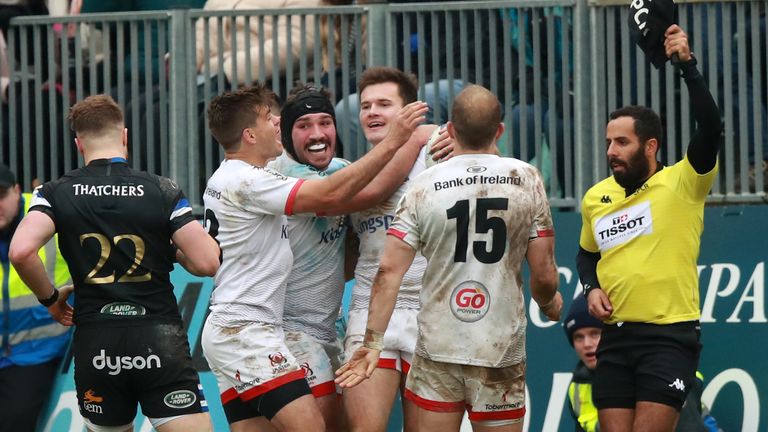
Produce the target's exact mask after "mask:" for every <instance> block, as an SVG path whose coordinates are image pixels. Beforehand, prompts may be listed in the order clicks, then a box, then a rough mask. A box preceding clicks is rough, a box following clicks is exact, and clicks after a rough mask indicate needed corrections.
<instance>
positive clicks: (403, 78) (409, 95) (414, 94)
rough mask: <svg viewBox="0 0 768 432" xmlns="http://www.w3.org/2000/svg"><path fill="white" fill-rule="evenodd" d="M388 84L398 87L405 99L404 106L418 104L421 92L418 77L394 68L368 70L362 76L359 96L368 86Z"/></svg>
mask: <svg viewBox="0 0 768 432" xmlns="http://www.w3.org/2000/svg"><path fill="white" fill-rule="evenodd" d="M388 82H391V83H395V84H396V85H397V93H398V94H399V95H400V98H402V99H403V106H405V105H408V104H409V103H411V102H416V99H417V98H418V90H419V82H418V80H417V79H416V75H414V74H411V73H405V72H403V71H401V70H400V69H397V68H393V67H383V66H377V67H371V68H368V69H366V70H365V71H364V72H363V74H362V75H361V76H360V83H359V84H358V89H357V91H358V94H362V93H363V90H365V88H366V87H368V86H371V85H375V84H383V83H388Z"/></svg>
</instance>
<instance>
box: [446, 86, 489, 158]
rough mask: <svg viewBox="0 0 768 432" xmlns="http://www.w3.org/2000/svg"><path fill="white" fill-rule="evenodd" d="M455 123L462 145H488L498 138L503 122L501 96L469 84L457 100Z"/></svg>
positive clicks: (452, 118) (473, 147) (453, 117)
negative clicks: (499, 128)
mask: <svg viewBox="0 0 768 432" xmlns="http://www.w3.org/2000/svg"><path fill="white" fill-rule="evenodd" d="M451 123H452V124H453V128H454V131H455V134H456V139H457V140H458V141H459V142H460V143H461V145H462V146H464V147H467V148H471V149H479V148H482V147H485V146H486V145H488V144H490V143H491V142H492V141H493V139H494V138H495V137H496V131H497V130H498V127H499V123H501V104H500V103H499V99H498V98H497V97H496V95H494V94H493V93H491V92H490V91H489V90H488V89H486V88H485V87H482V86H479V85H469V86H467V87H465V88H464V90H462V91H461V92H460V93H459V94H458V95H457V96H456V99H455V100H454V101H453V108H452V109H451Z"/></svg>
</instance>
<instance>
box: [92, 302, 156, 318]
mask: <svg viewBox="0 0 768 432" xmlns="http://www.w3.org/2000/svg"><path fill="white" fill-rule="evenodd" d="M99 312H101V313H103V314H106V315H118V316H139V315H146V313H147V309H146V308H145V307H144V306H141V305H137V304H133V303H126V302H115V303H109V304H107V305H104V307H102V308H101V310H100V311H99Z"/></svg>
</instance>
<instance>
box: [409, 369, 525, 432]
mask: <svg viewBox="0 0 768 432" xmlns="http://www.w3.org/2000/svg"><path fill="white" fill-rule="evenodd" d="M405 398H406V399H409V400H411V401H413V402H414V403H415V404H416V405H417V406H419V407H420V408H422V409H425V410H427V411H435V412H457V411H459V412H461V411H464V409H466V410H467V411H469V420H470V421H473V422H487V421H500V420H501V421H507V423H515V422H518V421H522V420H523V416H524V415H525V362H523V363H519V364H516V365H513V366H509V367H502V368H489V367H483V366H471V365H461V364H454V363H443V362H435V361H432V360H428V359H425V358H423V357H421V356H418V355H417V356H414V359H413V365H412V367H411V371H410V372H409V373H408V378H407V380H406V382H405ZM497 424H498V423H497Z"/></svg>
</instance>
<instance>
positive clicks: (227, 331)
mask: <svg viewBox="0 0 768 432" xmlns="http://www.w3.org/2000/svg"><path fill="white" fill-rule="evenodd" d="M244 329H245V326H239V327H222V328H221V334H223V335H225V336H234V335H236V334H239V333H240V332H241V331H243V330H244Z"/></svg>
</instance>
